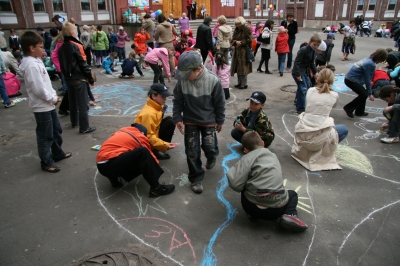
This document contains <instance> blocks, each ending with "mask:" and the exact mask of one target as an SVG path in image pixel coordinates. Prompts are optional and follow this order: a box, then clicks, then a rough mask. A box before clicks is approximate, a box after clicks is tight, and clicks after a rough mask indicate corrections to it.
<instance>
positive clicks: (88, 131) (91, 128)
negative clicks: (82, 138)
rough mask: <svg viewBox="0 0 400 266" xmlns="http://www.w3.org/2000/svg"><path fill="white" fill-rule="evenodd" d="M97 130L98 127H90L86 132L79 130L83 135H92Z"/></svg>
mask: <svg viewBox="0 0 400 266" xmlns="http://www.w3.org/2000/svg"><path fill="white" fill-rule="evenodd" d="M95 130H96V127H88V129H86V130H83V131H82V130H79V133H81V134H87V133H91V132H93V131H95Z"/></svg>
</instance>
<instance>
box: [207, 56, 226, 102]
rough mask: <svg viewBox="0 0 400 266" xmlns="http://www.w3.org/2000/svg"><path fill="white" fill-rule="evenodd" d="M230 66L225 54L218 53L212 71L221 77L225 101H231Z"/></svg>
mask: <svg viewBox="0 0 400 266" xmlns="http://www.w3.org/2000/svg"><path fill="white" fill-rule="evenodd" d="M230 69H231V68H230V66H229V63H228V59H227V58H226V55H225V53H223V52H221V51H218V52H217V53H216V54H215V64H214V65H213V68H212V71H213V72H214V73H215V74H216V75H217V76H218V77H219V79H220V80H221V85H222V88H223V89H224V93H225V100H227V99H229V97H230V93H229V80H230V76H231V73H230V71H231V70H230Z"/></svg>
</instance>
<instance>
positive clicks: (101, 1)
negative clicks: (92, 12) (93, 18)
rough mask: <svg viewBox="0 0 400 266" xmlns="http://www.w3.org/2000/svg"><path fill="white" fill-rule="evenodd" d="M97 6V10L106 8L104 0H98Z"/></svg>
mask: <svg viewBox="0 0 400 266" xmlns="http://www.w3.org/2000/svg"><path fill="white" fill-rule="evenodd" d="M97 8H98V10H106V0H98V1H97Z"/></svg>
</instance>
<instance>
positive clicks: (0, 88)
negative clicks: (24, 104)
mask: <svg viewBox="0 0 400 266" xmlns="http://www.w3.org/2000/svg"><path fill="white" fill-rule="evenodd" d="M0 96H1V98H2V99H3V102H4V104H7V105H8V104H10V103H11V100H10V98H8V95H7V91H6V84H4V79H3V75H2V74H0Z"/></svg>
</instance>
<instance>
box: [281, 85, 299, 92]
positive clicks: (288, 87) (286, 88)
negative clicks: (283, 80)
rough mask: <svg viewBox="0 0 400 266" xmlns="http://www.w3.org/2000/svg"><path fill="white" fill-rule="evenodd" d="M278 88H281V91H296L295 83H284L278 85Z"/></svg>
mask: <svg viewBox="0 0 400 266" xmlns="http://www.w3.org/2000/svg"><path fill="white" fill-rule="evenodd" d="M280 89H281V91H286V92H293V93H296V91H297V85H284V86H282V87H280Z"/></svg>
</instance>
